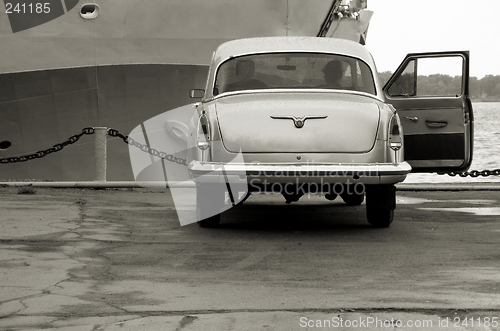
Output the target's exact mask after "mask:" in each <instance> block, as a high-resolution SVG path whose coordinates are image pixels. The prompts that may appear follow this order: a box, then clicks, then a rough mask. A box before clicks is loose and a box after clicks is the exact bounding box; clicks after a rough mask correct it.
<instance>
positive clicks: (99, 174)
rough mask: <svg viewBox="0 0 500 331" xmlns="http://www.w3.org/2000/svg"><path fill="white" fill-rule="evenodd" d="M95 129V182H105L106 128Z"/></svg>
mask: <svg viewBox="0 0 500 331" xmlns="http://www.w3.org/2000/svg"><path fill="white" fill-rule="evenodd" d="M94 129H95V178H96V179H95V180H96V181H106V146H107V136H108V128H106V127H96V128H94Z"/></svg>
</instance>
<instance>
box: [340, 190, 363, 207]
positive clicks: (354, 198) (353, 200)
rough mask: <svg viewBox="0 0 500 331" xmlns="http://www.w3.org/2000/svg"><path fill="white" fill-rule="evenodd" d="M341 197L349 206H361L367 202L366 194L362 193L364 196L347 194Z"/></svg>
mask: <svg viewBox="0 0 500 331" xmlns="http://www.w3.org/2000/svg"><path fill="white" fill-rule="evenodd" d="M340 197H341V198H342V200H344V202H345V203H346V204H347V205H348V206H359V205H360V204H362V203H363V201H365V194H364V193H362V194H356V193H352V194H347V193H343V194H341V195H340Z"/></svg>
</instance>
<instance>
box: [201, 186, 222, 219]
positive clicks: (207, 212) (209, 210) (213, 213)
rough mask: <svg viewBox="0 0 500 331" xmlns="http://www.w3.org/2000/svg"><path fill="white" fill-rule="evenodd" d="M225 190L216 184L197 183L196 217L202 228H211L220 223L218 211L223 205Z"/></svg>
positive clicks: (219, 211)
mask: <svg viewBox="0 0 500 331" xmlns="http://www.w3.org/2000/svg"><path fill="white" fill-rule="evenodd" d="M224 198H225V190H224V187H223V186H221V185H218V184H198V185H197V186H196V217H197V219H198V220H199V221H198V225H199V226H200V227H202V228H213V227H216V226H217V225H219V223H220V213H221V210H222V209H223V207H224Z"/></svg>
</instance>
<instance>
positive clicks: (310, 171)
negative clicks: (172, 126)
mask: <svg viewBox="0 0 500 331" xmlns="http://www.w3.org/2000/svg"><path fill="white" fill-rule="evenodd" d="M188 169H189V171H190V174H191V176H192V178H193V179H194V181H195V182H200V183H204V182H212V183H213V182H219V183H222V182H224V181H225V182H227V181H228V180H234V181H236V182H238V181H239V182H241V181H244V180H246V181H247V182H248V183H249V184H250V183H264V184H272V183H283V184H285V183H297V184H299V183H317V184H335V183H347V184H349V183H351V184H354V183H363V184H394V183H399V182H402V181H404V180H405V178H406V175H407V174H408V173H410V171H411V166H410V165H409V164H408V163H407V162H401V163H399V164H389V163H356V164H335V163H308V164H305V163H217V162H199V161H192V162H190V163H189V165H188Z"/></svg>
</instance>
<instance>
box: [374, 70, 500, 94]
mask: <svg viewBox="0 0 500 331" xmlns="http://www.w3.org/2000/svg"><path fill="white" fill-rule="evenodd" d="M391 76H392V72H390V71H384V72H381V73H379V77H380V81H381V82H382V85H384V84H385V83H387V81H388V80H389V79H390V78H391ZM418 79H419V81H422V82H424V84H422V85H424V86H425V89H428V90H432V91H439V90H441V89H444V88H445V87H447V86H460V84H461V79H462V78H461V77H460V76H454V77H453V76H449V75H444V74H434V75H429V76H421V75H419V76H418ZM469 97H470V98H471V99H482V100H486V101H487V100H500V75H486V76H484V77H483V78H481V79H478V78H477V77H470V79H469Z"/></svg>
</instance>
